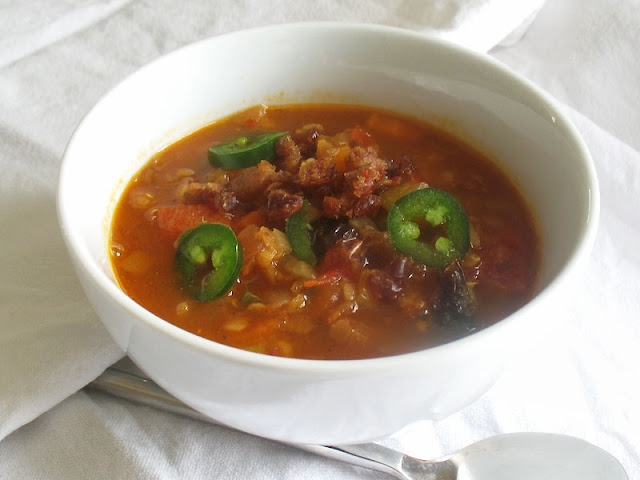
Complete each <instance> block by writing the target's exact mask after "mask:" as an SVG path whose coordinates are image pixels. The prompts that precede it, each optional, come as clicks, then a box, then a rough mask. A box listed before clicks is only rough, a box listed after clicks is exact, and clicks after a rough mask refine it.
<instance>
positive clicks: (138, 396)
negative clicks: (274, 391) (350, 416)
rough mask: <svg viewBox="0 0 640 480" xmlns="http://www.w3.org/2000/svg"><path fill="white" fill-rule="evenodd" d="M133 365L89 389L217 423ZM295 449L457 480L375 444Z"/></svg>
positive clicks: (111, 371)
mask: <svg viewBox="0 0 640 480" xmlns="http://www.w3.org/2000/svg"><path fill="white" fill-rule="evenodd" d="M138 372H139V370H138V369H137V367H135V365H133V364H131V363H128V362H127V363H122V362H121V363H119V364H116V366H113V367H110V368H108V369H107V370H105V372H104V373H102V375H100V376H99V377H98V378H96V379H95V380H94V381H93V382H91V383H90V384H89V385H88V386H87V388H90V389H93V390H99V391H102V392H105V393H108V394H111V395H113V396H116V397H119V398H124V399H126V400H129V401H132V402H135V403H140V404H143V405H147V406H150V407H154V408H157V409H160V410H165V411H168V412H171V413H176V414H179V415H183V416H186V417H190V418H194V419H196V420H202V421H206V422H209V423H215V421H213V420H211V419H210V418H209V417H206V416H205V415H202V414H201V413H199V412H197V411H195V410H193V409H192V408H190V407H188V406H187V405H185V404H184V403H182V402H181V401H180V400H178V399H176V398H175V397H173V396H172V395H170V394H169V393H167V392H166V391H165V390H163V389H162V388H161V387H159V386H158V385H157V384H156V383H154V382H153V381H152V380H149V379H148V378H145V377H144V376H143V375H144V374H142V372H140V373H138ZM287 445H290V446H292V447H295V448H298V449H301V450H305V451H307V452H311V453H315V454H317V455H320V456H323V457H328V458H331V459H334V460H338V461H342V462H346V463H350V464H353V465H358V466H360V467H365V468H369V469H371V470H376V471H379V472H383V473H387V474H389V475H393V476H394V477H396V478H399V479H402V480H455V479H456V470H457V469H456V467H455V466H454V465H453V464H452V463H451V462H424V461H421V460H417V459H415V458H413V457H410V456H408V455H404V454H403V453H401V452H398V451H397V450H393V449H391V448H387V447H384V446H382V445H378V444H376V443H362V444H358V445H343V446H325V445H302V444H287Z"/></svg>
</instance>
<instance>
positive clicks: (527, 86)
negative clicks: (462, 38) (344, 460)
mask: <svg viewBox="0 0 640 480" xmlns="http://www.w3.org/2000/svg"><path fill="white" fill-rule="evenodd" d="M286 30H289V31H292V32H297V33H310V32H316V33H317V32H321V31H326V32H332V31H333V32H335V31H343V32H352V33H354V32H356V33H357V32H365V33H373V34H377V35H385V36H392V37H395V38H397V39H400V40H401V41H402V40H410V41H419V42H423V43H424V45H425V48H438V49H444V50H448V51H450V52H452V53H453V54H454V55H457V56H459V57H462V58H463V59H473V60H474V61H479V62H481V63H484V64H485V65H486V66H487V67H489V68H492V69H493V70H494V71H495V72H497V73H498V74H500V75H503V76H506V77H509V79H510V80H511V81H513V82H515V83H516V84H518V88H519V89H522V91H524V92H526V94H527V96H528V97H529V98H535V99H536V101H537V102H538V103H539V104H540V105H542V106H544V107H545V109H546V110H547V111H548V112H549V114H550V115H551V116H552V117H553V121H554V122H555V123H557V124H558V125H559V127H561V129H562V131H563V132H564V134H565V137H566V138H567V139H568V140H569V141H570V142H571V144H572V145H573V146H574V147H575V149H576V150H577V152H578V154H579V158H580V159H581V163H582V167H583V169H584V173H585V174H586V180H587V184H588V187H589V195H588V198H589V201H588V208H587V215H586V218H585V221H584V223H583V224H582V229H581V231H580V232H579V233H578V241H577V243H576V244H575V245H574V247H573V248H572V250H571V253H570V255H569V257H568V258H567V259H566V261H565V263H564V265H563V266H562V267H561V268H560V270H559V272H558V274H557V275H556V276H555V277H553V278H552V279H550V281H549V282H548V284H547V285H546V286H544V287H542V288H540V289H538V291H537V292H536V293H535V295H534V297H533V298H532V299H531V300H529V301H528V302H527V303H526V304H525V305H523V306H522V307H520V308H519V309H518V310H516V311H515V312H513V313H512V314H510V315H508V316H506V317H504V318H502V319H501V320H499V321H497V322H496V323H495V324H492V325H490V326H488V327H485V328H483V329H482V330H479V331H477V332H474V333H473V334H471V335H468V336H466V337H463V338H460V339H457V340H454V341H452V342H449V343H445V344H441V345H437V346H433V347H429V348H425V349H423V350H418V351H414V352H409V353H403V354H397V355H391V356H384V357H375V358H366V359H353V360H322V359H302V358H290V357H278V356H272V355H266V354H261V353H255V352H250V351H246V350H242V349H239V348H236V347H231V346H228V345H224V344H221V343H217V342H215V341H213V340H209V339H205V338H203V337H200V336H198V335H196V334H194V333H191V332H188V331H186V330H183V329H181V328H179V327H177V326H175V325H173V324H171V323H169V322H168V321H166V320H163V319H162V318H160V317H159V316H157V315H155V314H153V313H151V312H150V311H148V310H146V309H145V308H144V307H142V306H141V305H139V304H138V303H136V302H135V301H134V300H133V299H131V298H130V297H129V296H127V295H126V294H125V293H124V291H123V290H122V289H121V288H120V287H119V286H118V284H117V281H116V280H112V279H110V278H108V276H107V274H106V273H105V271H104V270H103V269H102V268H101V267H100V265H98V262H97V261H96V260H95V259H94V258H93V257H92V255H90V254H89V252H88V249H86V248H85V247H83V246H82V245H81V242H80V241H79V240H78V239H77V238H76V237H75V236H74V235H73V233H74V227H73V224H74V222H73V220H72V219H71V218H69V216H68V211H67V207H66V205H67V201H68V199H67V193H66V192H67V191H68V189H66V187H65V184H66V182H67V178H69V176H70V173H69V169H70V167H69V163H70V160H69V157H70V156H71V155H72V154H73V151H74V145H75V143H76V142H77V138H78V137H79V136H80V135H81V134H82V132H83V131H84V128H85V126H86V125H87V124H88V123H89V122H90V121H91V119H92V117H93V116H94V115H95V114H96V110H97V109H98V107H99V106H100V105H101V104H102V103H103V102H105V101H106V100H107V99H108V98H109V97H111V96H112V95H113V94H114V92H115V91H117V90H119V89H121V88H123V87H124V86H126V84H127V83H128V82H129V81H130V80H131V79H132V78H133V77H135V76H137V75H139V74H140V73H141V72H143V71H145V70H146V69H149V68H152V67H153V65H155V64H156V63H159V62H167V61H170V60H171V59H172V58H173V57H174V56H178V55H181V54H182V53H183V52H185V51H187V50H189V49H192V48H199V47H201V46H202V45H204V44H213V45H215V44H216V43H219V42H222V41H227V40H229V39H233V37H236V36H246V35H256V34H259V35H260V34H261V35H268V34H270V33H278V34H281V33H282V32H283V31H286ZM56 200H57V202H56V204H57V215H58V223H59V226H60V229H61V232H62V235H63V238H64V241H65V244H66V246H67V250H68V251H69V255H70V256H71V257H73V258H74V259H75V260H76V261H75V263H76V267H77V268H82V269H83V270H84V271H85V273H86V274H87V276H88V277H90V278H91V279H92V280H93V282H94V283H95V284H96V285H97V286H98V287H99V289H101V290H102V291H103V292H105V293H106V295H108V297H110V299H111V300H112V301H114V302H116V303H117V304H118V306H119V307H120V308H122V309H124V310H125V311H128V312H130V313H131V315H132V317H135V318H136V321H142V322H144V323H145V324H146V325H147V326H148V327H150V328H152V329H153V330H155V331H157V332H158V333H161V334H163V335H166V336H169V337H172V338H173V339H175V340H176V341H178V342H180V343H182V344H184V345H186V346H187V347H188V348H190V349H192V350H196V351H198V352H199V353H203V354H206V355H212V356H216V357H219V358H221V359H223V360H225V361H229V362H232V363H235V364H244V365H250V366H254V367H259V368H268V369H274V370H278V371H295V372H304V373H316V374H324V375H328V374H340V375H348V374H350V373H357V372H362V371H368V372H376V371H381V370H389V369H391V370H394V369H396V368H403V367H406V366H408V365H411V364H414V363H416V362H417V363H420V362H421V361H423V360H426V359H428V358H429V357H433V356H438V355H440V354H441V352H444V351H450V352H452V353H455V352H456V351H458V350H460V349H465V348H466V345H467V344H469V343H476V342H480V341H482V340H483V339H485V338H487V337H490V336H493V335H495V334H496V333H497V332H498V331H499V330H503V329H506V328H507V327H509V326H512V325H513V324H515V323H517V322H519V321H520V319H521V317H522V316H523V315H524V314H525V313H526V312H527V311H528V310H531V309H533V308H534V307H535V306H536V305H538V304H539V303H541V302H544V301H545V300H546V299H547V298H548V297H549V296H551V295H552V292H553V291H554V290H556V289H557V287H558V286H559V285H561V284H562V283H564V280H565V279H566V278H567V277H568V276H569V275H571V273H572V272H573V271H574V270H576V267H577V265H578V264H579V263H581V262H582V260H583V259H584V258H585V257H586V256H587V255H588V253H589V251H590V250H591V248H592V246H593V243H594V241H595V236H596V232H597V226H598V219H599V211H600V193H599V187H598V181H597V176H596V170H595V166H594V164H593V161H592V159H591V155H590V153H589V150H588V148H587V146H586V144H585V142H584V140H583V139H582V137H581V135H580V133H579V132H578V130H577V128H576V127H575V126H574V125H573V123H572V122H571V121H569V119H568V118H567V117H566V115H565V114H564V113H563V112H562V110H561V108H560V106H559V104H558V103H557V101H556V100H555V99H554V98H552V97H551V95H549V94H548V93H546V92H545V91H543V90H542V89H541V88H539V87H538V86H536V85H535V84H533V83H532V82H531V81H529V80H527V79H526V78H524V77H523V76H521V75H520V74H518V73H516V72H514V71H512V70H511V69H509V68H508V67H507V66H505V65H504V64H503V63H501V62H500V61H498V60H496V59H495V58H493V57H491V56H489V55H488V54H484V53H479V52H476V51H473V50H471V49H469V48H466V47H463V46H460V45H458V44H455V43H453V42H451V41H448V40H445V39H442V38H439V37H437V36H434V35H432V34H428V33H423V32H417V31H413V30H407V29H403V28H399V27H392V26H386V25H379V24H370V23H358V22H335V21H320V22H295V23H281V24H273V25H267V26H261V27H255V28H249V29H243V30H237V31H233V32H227V33H223V34H220V35H215V36H212V37H208V38H205V39H202V40H199V41H196V42H193V43H190V44H187V45H185V46H182V47H180V48H178V49H176V50H173V51H171V52H168V53H166V54H163V55H161V56H160V57H158V58H156V59H154V60H153V61H151V62H149V63H147V64H145V65H144V66H142V67H141V68H139V69H136V70H135V71H133V72H132V73H130V74H128V75H127V76H126V77H125V78H123V79H122V80H121V81H119V82H118V83H117V84H116V85H115V86H113V87H112V88H111V89H110V90H108V91H107V92H106V93H105V94H104V95H102V96H101V97H100V99H99V100H98V101H97V102H95V103H94V105H93V106H92V107H91V108H90V110H89V111H88V112H87V113H86V114H85V115H84V117H83V118H82V119H81V120H80V122H79V123H78V125H77V126H76V128H75V129H74V132H73V133H72V135H71V136H70V138H69V141H68V143H67V146H66V148H65V150H64V153H63V155H62V162H61V167H60V171H59V178H58V192H57V197H56ZM543 249H544V247H543ZM83 288H84V286H83Z"/></svg>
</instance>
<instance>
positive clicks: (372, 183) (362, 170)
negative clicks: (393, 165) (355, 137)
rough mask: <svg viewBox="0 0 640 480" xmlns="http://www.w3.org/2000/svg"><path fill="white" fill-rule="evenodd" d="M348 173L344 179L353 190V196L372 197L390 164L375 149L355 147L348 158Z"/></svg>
mask: <svg viewBox="0 0 640 480" xmlns="http://www.w3.org/2000/svg"><path fill="white" fill-rule="evenodd" d="M346 162H347V173H345V175H344V178H345V181H346V182H347V184H348V185H349V186H350V187H351V189H352V190H353V195H354V196H356V197H358V198H361V197H365V196H368V195H371V194H372V193H374V191H375V190H376V187H377V185H378V182H379V181H380V180H382V179H384V178H385V176H386V172H387V167H388V164H387V162H385V161H384V160H382V159H381V158H380V157H379V156H378V153H377V152H376V150H375V149H374V148H373V147H367V148H364V147H355V148H353V149H351V152H349V155H347V158H346Z"/></svg>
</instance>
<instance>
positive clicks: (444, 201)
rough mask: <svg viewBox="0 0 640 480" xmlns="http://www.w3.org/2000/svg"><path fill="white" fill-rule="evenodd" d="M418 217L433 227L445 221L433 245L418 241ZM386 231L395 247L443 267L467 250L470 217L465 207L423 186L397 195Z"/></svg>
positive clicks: (421, 260) (445, 195) (439, 191)
mask: <svg viewBox="0 0 640 480" xmlns="http://www.w3.org/2000/svg"><path fill="white" fill-rule="evenodd" d="M419 219H424V220H426V221H427V222H428V223H429V224H431V225H432V226H434V227H435V226H438V225H443V224H444V226H445V228H446V236H439V237H438V238H437V239H436V240H435V242H434V243H433V246H432V245H430V244H428V243H425V242H423V241H421V240H420V239H419V237H420V234H421V232H420V227H419V225H418V223H416V220H419ZM387 230H388V231H389V235H390V236H391V242H392V243H393V245H394V246H395V247H396V248H397V249H398V250H400V251H401V252H402V253H404V254H405V255H408V256H409V257H411V258H413V259H414V260H416V261H418V262H420V263H423V264H425V265H428V266H430V267H444V266H446V265H448V264H450V263H451V262H452V261H454V260H455V259H456V258H463V257H464V256H465V255H466V254H467V252H468V251H469V220H468V219H467V215H466V214H465V212H464V209H463V208H462V206H461V205H460V203H458V201H457V200H456V199H455V198H454V197H452V196H451V195H449V194H448V193H447V192H445V191H443V190H439V189H437V188H423V189H420V190H416V191H414V192H411V193H408V194H406V195H404V196H403V197H401V198H399V199H398V200H397V201H396V202H395V203H394V204H393V206H392V207H391V209H390V210H389V215H388V217H387Z"/></svg>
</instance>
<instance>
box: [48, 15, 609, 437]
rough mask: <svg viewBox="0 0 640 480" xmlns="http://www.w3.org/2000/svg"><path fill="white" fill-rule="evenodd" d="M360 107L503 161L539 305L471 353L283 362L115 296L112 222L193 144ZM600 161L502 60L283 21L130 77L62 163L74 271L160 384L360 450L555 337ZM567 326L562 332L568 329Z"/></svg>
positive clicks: (259, 423) (488, 335) (213, 410)
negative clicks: (251, 118)
mask: <svg viewBox="0 0 640 480" xmlns="http://www.w3.org/2000/svg"><path fill="white" fill-rule="evenodd" d="M310 101H321V102H347V103H356V104H365V105H370V106H377V107H384V108H386V109H391V110H395V111H399V112H403V113H406V114H410V115H412V116H415V117H418V118H420V119H424V120H428V121H431V122H433V123H435V124H436V125H439V126H441V127H442V128H445V129H446V130H448V131H450V132H452V133H453V134H455V135H457V136H459V137H461V138H462V139H464V140H466V141H467V142H468V143H470V144H472V145H474V146H475V147H476V148H477V149H479V150H481V151H483V152H484V153H486V154H488V155H490V156H491V157H492V158H494V159H496V161H497V162H498V163H499V164H500V165H501V166H502V168H504V169H505V170H506V171H507V172H508V174H509V175H510V176H511V177H512V178H513V179H514V180H515V182H516V184H517V185H518V186H519V187H520V189H521V191H522V193H523V194H524V196H525V198H526V199H527V200H528V202H529V203H530V205H531V206H532V208H533V210H534V211H535V212H537V215H538V221H539V226H540V231H541V235H542V240H543V258H542V272H541V276H540V285H539V289H538V293H537V295H536V297H535V298H534V299H533V300H532V301H531V302H530V303H529V304H527V305H526V306H524V307H523V308H521V309H520V310H519V311H517V312H516V313H514V314H513V315H511V316H509V317H508V318H506V319H504V320H502V321H501V322H499V323H497V324H496V325H494V326H492V327H490V328H487V329H485V330H483V331H481V332H478V333H476V334H474V335H472V336H470V337H467V338H464V339H462V340H458V341H456V342H453V343H450V344H447V345H443V346H439V347H436V348H431V349H427V350H424V351H420V352H416V353H410V354H406V355H399V356H395V357H388V358H378V359H371V360H352V361H317V360H298V359H287V358H277V357H270V356H266V355H260V354H256V353H250V352H246V351H242V350H237V349H234V348H231V347H227V346H224V345H219V344H217V343H214V342H211V341H208V340H204V339H202V338H200V337H197V336H195V335H193V334H191V333H187V332H185V331H183V330H180V329H178V328H177V327H174V326H173V325H170V324H169V323H166V322H164V321H163V320H162V319H160V318H158V317H156V316H154V315H153V314H151V313H149V312H148V311H146V310H145V309H144V308H142V307H141V306H139V305H138V304H136V303H135V302H133V301H132V300H131V299H129V298H128V297H127V296H126V295H125V294H124V293H123V292H122V291H121V290H120V289H119V288H118V286H117V284H116V282H115V281H114V276H113V273H112V270H111V266H110V263H109V259H108V255H107V248H106V242H107V232H108V227H109V223H110V216H111V214H112V211H113V207H114V204H115V201H116V199H117V198H118V196H119V194H120V192H121V191H122V189H123V188H124V185H125V184H126V182H127V180H128V178H129V177H130V176H131V175H132V174H133V173H134V172H135V171H136V170H137V169H138V168H140V167H141V166H142V165H143V163H144V162H145V161H147V159H148V158H149V156H150V155H151V154H152V153H154V152H156V151H157V150H159V149H160V148H162V147H163V146H165V145H167V144H170V143H172V142H173V141H175V140H177V139H179V138H181V137H182V136H184V135H185V134H187V133H190V132H191V131H193V130H195V129H197V128H199V127H201V126H203V125H205V124H207V123H210V122H211V121H212V120H214V119H216V118H218V117H222V116H225V115H227V114H229V113H232V112H234V111H237V110H239V109H242V108H245V107H248V106H250V105H252V104H256V103H296V102H310ZM598 198H599V197H598V188H597V181H596V176H595V172H594V168H593V165H592V163H591V160H590V157H589V153H588V151H587V149H586V148H585V146H584V144H583V142H582V140H581V139H580V137H579V135H578V133H577V132H576V130H575V128H574V127H573V126H572V125H571V124H570V123H569V122H568V121H567V119H566V118H565V116H564V115H563V114H562V112H561V111H560V110H559V109H558V108H557V106H556V105H554V103H553V102H552V101H551V99H550V98H549V97H547V96H546V95H545V94H543V93H542V92H541V91H540V90H538V89H537V88H535V87H534V86H532V85H531V84H530V83H528V82H527V81H525V80H523V79H522V78H520V77H518V76H517V75H515V74H514V73H512V72H510V71H509V70H508V69H506V68H505V67H504V66H502V65H500V64H499V63H497V62H495V61H493V60H491V59H490V58H488V57H486V56H482V55H478V54H475V53H472V52H469V51H467V50H464V49H462V48H459V47H457V46H454V45H451V44H449V43H445V42H442V41H439V40H436V39H432V38H427V37H425V36H423V35H420V34H417V33H412V32H408V31H403V30H399V29H393V28H386V27H381V26H371V25H351V24H338V23H319V24H317V23H314V24H294V25H277V26H272V27H268V28H260V29H256V30H249V31H244V32H237V33H232V34H228V35H222V36H219V37H215V38H211V39H209V40H205V41H202V42H199V43H196V44H193V45H190V46H188V47H185V48H182V49H181V50H178V51H176V52H174V53H171V54H169V55H166V56H164V57H162V58H160V59H159V60H157V61H155V62H153V63H151V64H150V65H148V66H146V67H144V68H142V69H141V70H139V71H138V72H136V73H134V74H133V75H131V76H130V77H129V78H127V79H126V80H124V81H123V82H122V83H121V84H120V85H118V86H117V87H116V88H114V89H113V90H112V91H111V92H109V93H108V94H107V95H105V97H104V98H103V99H102V100H100V102H99V103H98V104H97V105H96V106H95V107H94V108H93V109H92V110H91V111H90V112H89V114H88V115H87V116H86V118H85V119H84V120H83V121H82V123H81V124H80V125H79V127H78V129H77V130H76V132H75V134H74V135H73V137H72V138H71V140H70V142H69V144H68V147H67V150H66V152H65V154H64V159H63V164H62V170H61V175H60V184H59V197H58V211H59V219H60V224H61V228H62V232H63V234H64V238H65V241H66V243H67V245H68V249H69V252H70V256H71V259H72V260H73V263H74V265H75V268H76V270H77V273H78V275H79V277H80V280H81V282H82V284H83V286H84V288H85V290H86V294H87V296H88V297H89V299H90V301H91V303H92V304H93V306H94V307H95V310H96V312H97V313H98V315H99V316H100V318H101V319H102V321H103V322H104V325H105V326H106V328H107V329H108V330H109V332H110V333H111V335H112V336H113V338H114V339H115V341H116V342H117V343H118V345H120V347H121V348H122V349H123V350H124V351H126V353H127V354H128V355H129V356H130V357H131V358H132V359H133V360H134V361H135V362H136V363H137V364H138V365H139V366H140V367H141V368H142V369H143V370H145V371H146V372H147V373H148V374H149V375H150V376H151V377H152V378H153V379H154V380H155V381H157V383H159V384H160V385H161V386H162V387H164V388H165V389H166V390H168V391H169V392H171V393H172V394H174V395H175V396H176V397H178V398H180V399H181V400H182V401H184V402H185V403H187V404H188V405H190V406H192V407H193V408H195V409H196V410H199V411H200V412H202V413H204V414H206V415H208V416H210V417H212V418H213V419H215V420H217V421H219V422H221V423H223V424H227V425H230V426H232V427H235V428H238V429H240V430H244V431H246V432H250V433H254V434H257V435H261V436H265V437H270V438H274V439H278V440H284V441H288V442H301V443H330V444H340V443H352V442H361V441H366V440H370V439H373V438H376V437H381V436H384V435H388V434H391V433H393V432H395V431H397V430H398V429H400V428H401V427H403V426H405V425H407V424H409V423H410V422H413V421H416V420H420V419H439V418H442V417H444V416H446V415H448V414H450V413H452V412H455V411H457V410H459V409H461V408H462V407H464V406H466V405H467V404H469V403H471V402H472V401H474V400H475V399H477V398H478V397H479V396H480V395H481V394H482V393H484V392H485V391H487V390H488V389H489V388H490V386H491V385H492V383H493V382H494V381H495V380H496V379H497V377H498V375H499V374H500V373H501V372H502V370H503V369H504V367H505V364H506V362H507V361H508V360H509V358H510V356H511V355H512V354H513V353H514V352H515V351H516V350H517V351H522V350H523V348H524V347H525V346H526V345H527V344H531V342H532V340H531V339H532V338H536V337H535V334H536V333H541V334H548V333H549V328H551V327H550V326H549V325H548V324H547V323H546V322H545V320H546V319H549V318H553V317H554V310H555V308H554V307H555V306H556V305H557V304H556V303H555V302H556V300H555V299H556V298H557V294H558V292H560V291H561V289H562V286H563V284H565V283H566V282H567V281H568V278H569V275H570V273H572V272H573V271H574V270H575V268H576V265H577V264H578V263H579V262H580V260H582V259H583V258H584V257H585V256H586V255H587V253H588V251H589V249H590V247H591V244H592V242H593V239H594V235H595V229H596V224H597V217H598V205H599V202H598ZM553 320H554V321H561V320H562V319H556V318H554V319H553Z"/></svg>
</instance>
